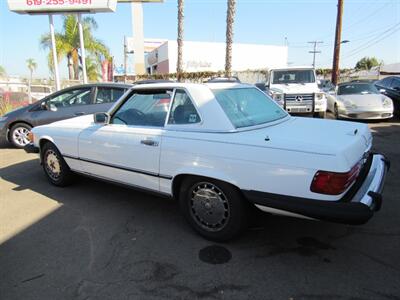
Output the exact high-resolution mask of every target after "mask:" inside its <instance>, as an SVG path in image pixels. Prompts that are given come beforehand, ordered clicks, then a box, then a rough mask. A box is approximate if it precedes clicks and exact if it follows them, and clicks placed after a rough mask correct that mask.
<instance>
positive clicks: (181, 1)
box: [176, 0, 184, 81]
mask: <svg viewBox="0 0 400 300" xmlns="http://www.w3.org/2000/svg"><path fill="white" fill-rule="evenodd" d="M183 6H184V0H178V40H177V42H178V59H177V64H176V79H177V80H178V81H180V80H181V75H182V72H183V67H182V65H183V60H182V48H183V19H184V14H183Z"/></svg>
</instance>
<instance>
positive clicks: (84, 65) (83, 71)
mask: <svg viewBox="0 0 400 300" xmlns="http://www.w3.org/2000/svg"><path fill="white" fill-rule="evenodd" d="M78 28H79V43H80V45H81V59H82V74H83V83H87V82H88V80H87V74H86V53H85V43H84V41H83V28H82V16H81V14H78Z"/></svg>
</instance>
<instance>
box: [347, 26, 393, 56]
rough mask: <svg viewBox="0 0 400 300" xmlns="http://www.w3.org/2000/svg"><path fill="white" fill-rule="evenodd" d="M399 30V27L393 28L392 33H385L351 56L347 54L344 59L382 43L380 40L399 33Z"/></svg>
mask: <svg viewBox="0 0 400 300" xmlns="http://www.w3.org/2000/svg"><path fill="white" fill-rule="evenodd" d="M399 30H400V27H398V28H394V30H393V31H392V32H388V33H386V35H384V36H380V38H379V39H377V40H375V41H370V44H368V45H365V47H364V48H362V49H359V50H358V51H355V50H353V51H352V53H351V54H349V55H347V56H346V57H345V59H347V58H349V57H352V56H354V55H356V54H358V53H360V52H361V51H364V50H365V49H368V48H370V47H372V46H374V45H376V44H378V43H379V42H380V41H382V40H384V39H386V38H388V37H389V36H391V35H393V34H394V33H396V32H397V31H399ZM354 51H355V52H354Z"/></svg>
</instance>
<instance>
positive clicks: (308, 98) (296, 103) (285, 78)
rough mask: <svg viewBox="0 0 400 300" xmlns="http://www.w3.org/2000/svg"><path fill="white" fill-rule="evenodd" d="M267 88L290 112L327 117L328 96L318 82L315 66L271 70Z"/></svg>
mask: <svg viewBox="0 0 400 300" xmlns="http://www.w3.org/2000/svg"><path fill="white" fill-rule="evenodd" d="M267 89H268V91H269V93H270V94H271V96H272V98H273V99H274V100H275V101H276V102H277V103H278V104H279V105H280V106H281V107H283V109H285V110H286V111H287V112H289V113H291V114H292V113H293V114H303V115H310V114H312V115H313V116H314V117H319V118H325V116H326V101H327V100H326V97H325V93H324V92H322V91H321V90H320V89H319V87H318V84H317V79H316V73H315V69H314V68H313V67H284V68H276V69H271V70H269V73H268V83H267Z"/></svg>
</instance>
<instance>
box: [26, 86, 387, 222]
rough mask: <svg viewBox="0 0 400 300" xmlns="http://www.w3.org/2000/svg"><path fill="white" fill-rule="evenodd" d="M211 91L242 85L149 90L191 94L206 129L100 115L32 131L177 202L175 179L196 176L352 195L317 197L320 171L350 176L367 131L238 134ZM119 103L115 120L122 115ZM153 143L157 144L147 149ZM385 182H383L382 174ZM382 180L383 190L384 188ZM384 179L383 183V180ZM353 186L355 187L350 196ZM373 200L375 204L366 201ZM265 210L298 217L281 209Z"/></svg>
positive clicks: (334, 128) (303, 123) (307, 193)
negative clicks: (100, 119) (314, 186)
mask: <svg viewBox="0 0 400 300" xmlns="http://www.w3.org/2000/svg"><path fill="white" fill-rule="evenodd" d="M210 87H211V88H245V87H249V86H246V85H239V84H213V85H195V84H182V83H166V84H165V83H164V84H147V85H145V87H137V88H134V89H144V88H146V89H152V88H179V89H185V90H186V91H187V92H188V93H189V95H190V97H191V99H192V101H193V102H194V105H195V106H196V108H197V110H198V113H199V115H200V116H201V122H200V123H197V124H188V125H166V126H164V127H159V128H155V127H145V126H141V127H139V126H129V125H119V124H107V125H99V124H95V123H94V121H93V116H91V115H86V116H82V117H77V118H73V119H67V120H63V121H59V122H55V123H52V124H48V125H44V126H38V127H35V128H34V129H33V133H34V136H35V145H36V146H37V147H40V144H41V141H43V140H50V141H51V142H53V143H54V144H55V145H56V147H57V148H58V149H59V151H60V152H61V154H62V155H63V156H64V158H65V160H66V162H67V164H68V165H69V167H70V168H71V169H72V170H74V171H77V172H80V173H84V174H89V175H93V176H96V177H99V178H102V179H107V180H110V181H114V182H118V183H124V184H128V185H132V186H136V187H141V188H144V189H148V190H152V191H155V192H160V193H163V194H167V195H171V196H173V195H174V193H175V192H176V191H173V182H174V179H175V178H177V176H179V175H184V174H191V175H197V176H205V177H210V178H215V179H218V180H222V181H225V182H229V183H231V184H233V185H234V186H236V187H238V188H239V189H241V190H245V191H258V192H265V193H271V194H276V195H285V196H290V197H298V198H304V199H311V200H314V199H315V200H321V201H325V202H326V201H328V202H332V201H337V200H339V199H341V198H342V196H343V195H344V194H345V193H346V191H345V192H343V193H342V194H340V195H327V194H320V193H314V192H311V190H310V185H311V182H312V180H313V178H314V175H315V174H316V172H317V171H318V170H323V171H330V172H339V173H345V172H349V171H350V170H351V169H352V167H353V166H355V165H356V164H357V163H359V162H360V161H361V160H362V159H363V158H364V156H365V154H366V153H367V152H368V151H369V150H370V149H371V145H372V136H371V133H370V131H369V129H368V126H367V125H366V124H361V123H355V122H351V123H350V122H344V121H333V120H321V119H311V118H296V117H290V116H286V117H284V118H283V119H280V120H278V121H275V122H271V123H266V124H262V125H259V126H252V127H245V128H240V129H235V127H234V126H233V124H232V123H231V122H230V120H229V119H228V117H227V116H226V114H225V113H224V111H223V110H222V108H221V106H220V105H219V103H218V102H217V101H216V99H215V97H214V96H213V93H212V92H211V90H210ZM121 101H124V99H121V100H120V101H119V102H118V103H116V104H115V105H114V106H113V108H111V109H110V111H109V113H110V114H112V113H113V112H114V111H115V110H117V109H118V107H119V104H120V102H121ZM149 139H151V140H152V141H153V142H154V143H155V144H153V145H148V144H146V143H143V141H147V140H149ZM375 163H376V165H377V166H376V168H377V169H379V168H380V169H379V170H380V172H383V173H382V174H383V175H381V173H379V176H381V177H384V171H382V167H380V166H379V164H378V162H375ZM371 180H372V181H373V180H375V182H377V183H376V187H378V186H379V185H380V184H381V181H379V180H377V179H371ZM382 180H383V179H382ZM350 188H351V186H349V187H348V189H350ZM365 201H368V200H365ZM264 210H265V211H270V212H273V213H278V214H279V213H280V214H284V215H299V214H296V213H290V212H289V213H288V212H285V211H283V212H282V211H281V212H279V211H280V210H279V209H273V208H266V207H264Z"/></svg>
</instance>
